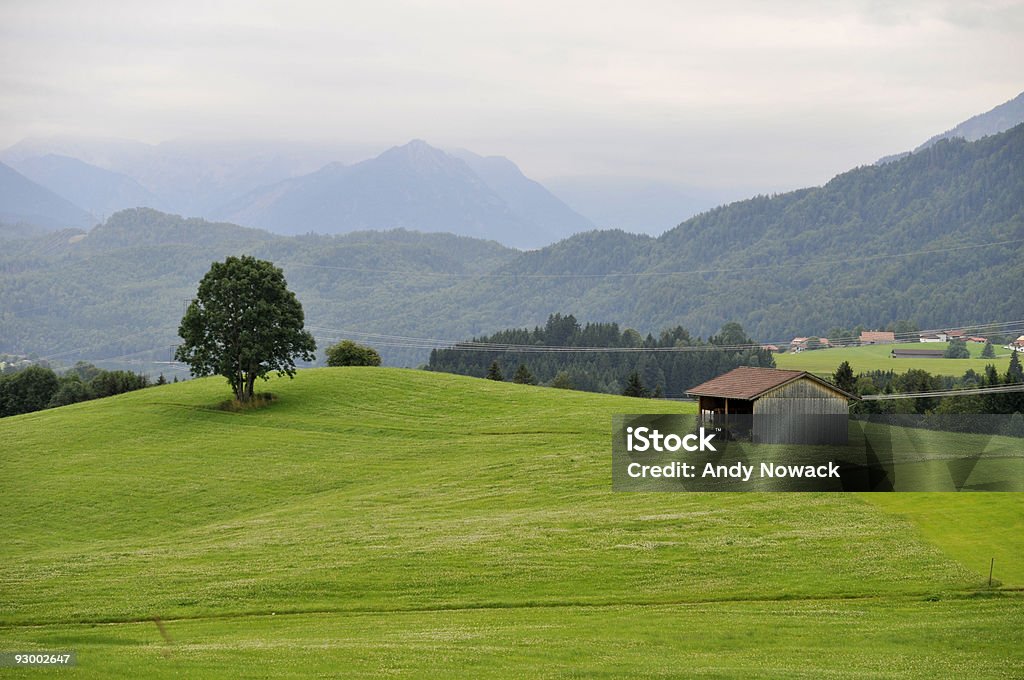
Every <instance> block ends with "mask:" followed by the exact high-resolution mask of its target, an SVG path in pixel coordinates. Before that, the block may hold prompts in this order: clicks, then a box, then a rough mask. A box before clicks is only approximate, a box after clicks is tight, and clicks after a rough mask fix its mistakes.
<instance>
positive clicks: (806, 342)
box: [789, 336, 832, 352]
mask: <svg viewBox="0 0 1024 680" xmlns="http://www.w3.org/2000/svg"><path fill="white" fill-rule="evenodd" d="M811 340H817V341H818V344H817V346H814V345H813V343H812V342H811ZM831 346H832V343H830V342H829V341H828V338H815V337H813V336H811V337H808V338H804V337H799V338H793V339H792V340H791V341H790V342H789V351H790V352H803V351H804V350H807V349H824V348H826V347H831Z"/></svg>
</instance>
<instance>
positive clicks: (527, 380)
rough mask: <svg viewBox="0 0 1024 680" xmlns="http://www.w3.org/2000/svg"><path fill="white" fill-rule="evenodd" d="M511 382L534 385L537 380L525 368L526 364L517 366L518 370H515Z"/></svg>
mask: <svg viewBox="0 0 1024 680" xmlns="http://www.w3.org/2000/svg"><path fill="white" fill-rule="evenodd" d="M512 382H514V383H518V384H520V385H536V384H537V379H536V378H534V377H533V374H532V373H530V369H528V368H527V367H526V364H519V368H517V369H516V374H515V375H514V376H512Z"/></svg>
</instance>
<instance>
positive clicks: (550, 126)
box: [0, 0, 1024, 191]
mask: <svg viewBox="0 0 1024 680" xmlns="http://www.w3.org/2000/svg"><path fill="white" fill-rule="evenodd" d="M1022 64H1024V2H1005V1H1001V0H983V1H972V0H955V1H952V2H945V1H936V2H919V1H915V0H900V1H899V2H891V1H885V2H875V1H866V0H864V1H854V0H849V1H844V0H836V1H833V2H821V1H818V0H814V1H811V0H774V1H773V2H728V3H710V2H702V3H696V2H679V1H673V0H631V1H630V2H615V3H610V2H602V1H601V0H586V1H582V2H581V1H577V0H559V1H558V2H551V0H545V1H544V2H537V1H534V0H517V1H515V2H488V1H477V2H467V1H465V0H463V1H445V0H432V1H430V2H415V1H399V2H388V1H387V0H377V1H371V2H360V1H350V0H343V1H335V2H304V1H301V0H298V1H296V0H292V1H290V2H287V3H285V2H258V1H256V2H252V1H250V2H223V1H220V0H204V1H202V2H192V1H190V0H178V1H176V2H173V3H171V2H166V1H164V2H159V3H156V2H139V1H133V2H117V1H109V0H98V1H90V0H65V1H62V2H54V1H49V0H26V1H23V0H3V1H2V2H0V148H3V147H7V146H9V145H11V144H13V143H15V142H17V141H19V140H20V139H22V138H25V137H30V136H48V135H58V134H59V135H87V136H101V137H117V138H125V139H136V140H140V141H145V142H150V143H157V142H160V141H164V140H170V139H180V138H188V139H267V140H292V141H304V142H318V143H320V142H322V143H336V144H353V145H357V146H359V145H361V146H364V147H366V148H373V147H377V148H380V149H384V148H386V147H389V146H392V145H395V144H401V143H404V142H406V141H408V140H409V139H412V138H421V139H425V140H427V141H428V142H429V143H431V144H433V145H435V146H439V147H443V148H466V149H470V150H472V151H475V152H476V153H480V154H485V155H491V154H493V155H503V156H507V157H509V158H511V159H512V160H514V161H515V162H517V163H518V164H519V165H520V167H521V168H522V169H523V171H524V172H525V173H526V174H527V175H529V176H532V177H535V178H550V177H565V176H581V175H582V176H624V177H626V176H628V177H645V178H653V179H659V180H664V181H669V182H674V183H678V184H685V185H688V186H705V187H736V186H742V187H752V188H755V189H757V190H762V191H770V190H785V189H791V188H796V187H801V186H811V185H817V184H821V183H823V182H825V181H827V180H828V179H829V178H830V177H832V176H833V175H835V174H837V173H839V172H842V171H845V170H848V169H850V168H852V167H855V166H858V165H863V164H866V163H871V162H873V161H875V160H876V159H877V158H879V157H880V156H883V155H887V154H891V153H895V152H899V151H903V150H909V149H911V148H913V147H915V146H917V145H918V144H919V143H921V142H923V141H924V140H925V139H927V138H928V137H930V136H932V135H933V134H936V133H939V132H942V131H944V130H946V129H949V128H951V127H953V126H954V125H956V124H957V123H959V122H961V121H962V120H964V119H966V118H969V117H970V116H972V115H975V114H977V113H982V112H984V111H987V110H988V109H991V108H992V107H993V106H996V105H998V104H1000V103H1002V102H1004V101H1007V100H1009V99H1011V98H1013V97H1014V96H1016V95H1017V94H1018V93H1020V92H1021V91H1022V90H1024V73H1022V68H1021V65H1022ZM339 160H345V161H350V160H357V159H339Z"/></svg>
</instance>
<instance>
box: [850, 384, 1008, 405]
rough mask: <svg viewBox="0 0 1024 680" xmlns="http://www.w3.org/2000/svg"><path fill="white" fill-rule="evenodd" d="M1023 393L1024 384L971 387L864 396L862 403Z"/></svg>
mask: <svg viewBox="0 0 1024 680" xmlns="http://www.w3.org/2000/svg"><path fill="white" fill-rule="evenodd" d="M1009 392H1024V383H1019V384H1015V385H996V386H993V387H971V388H967V389H963V390H936V391H934V392H894V393H892V394H865V395H864V396H862V397H861V400H863V401H889V400H890V399H923V398H927V397H966V396H970V395H972V394H1006V393H1009Z"/></svg>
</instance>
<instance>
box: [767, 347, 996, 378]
mask: <svg viewBox="0 0 1024 680" xmlns="http://www.w3.org/2000/svg"><path fill="white" fill-rule="evenodd" d="M947 346H948V343H945V342H924V343H921V342H914V343H901V344H897V345H863V346H861V347H833V348H830V349H816V350H812V351H809V352H807V351H805V352H797V353H796V354H792V353H789V352H786V353H785V354H776V355H775V365H776V366H777V367H778V368H784V369H788V370H796V371H809V372H811V373H815V374H818V375H822V376H825V375H831V374H832V373H834V372H835V370H836V368H837V367H838V366H839V364H841V363H843V362H844V361H849V362H850V366H851V367H853V372H854V373H863V372H867V371H889V370H893V371H896V372H897V373H904V372H906V371H908V370H910V369H912V368H920V369H923V370H925V371H928V372H929V373H931V374H932V375H950V376H953V377H956V378H959V377H960V376H962V375H963V374H964V373H965V372H966V371H967V369H974V370H975V371H976V372H978V373H983V372H984V371H985V366H987V365H988V364H992V365H994V366H995V367H996V368H997V369H998V370H999V373H1000V375H1002V374H1003V373H1005V372H1006V368H1007V367H1008V366H1009V365H1010V351H1009V350H1007V349H1003V348H1002V347H994V349H995V353H996V358H995V359H982V358H981V352H982V350H984V349H985V345H983V344H980V343H977V342H969V343H967V349H968V351H970V353H971V358H970V359H907V358H904V357H901V358H899V359H894V358H892V357H891V356H889V353H890V352H891V351H892V350H893V349H941V350H945V349H946V347H947Z"/></svg>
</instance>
